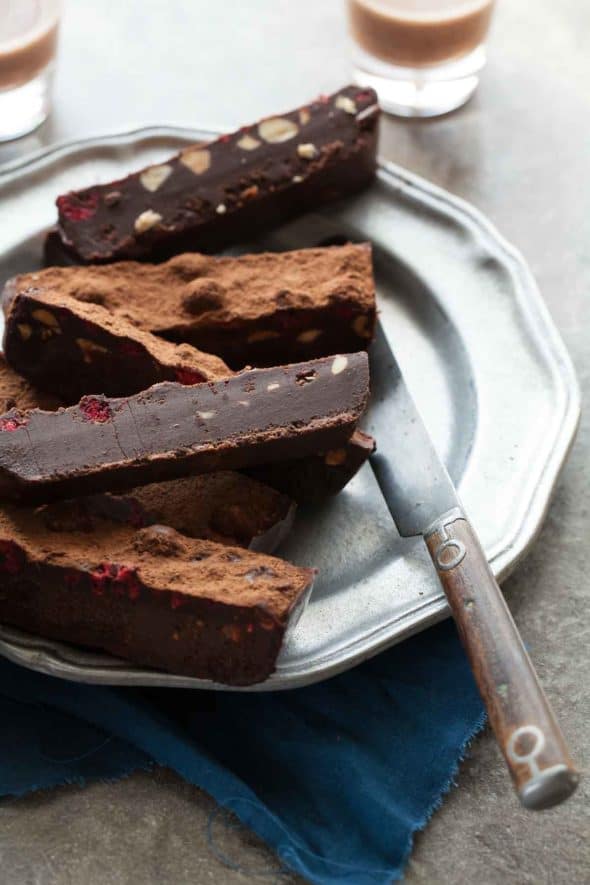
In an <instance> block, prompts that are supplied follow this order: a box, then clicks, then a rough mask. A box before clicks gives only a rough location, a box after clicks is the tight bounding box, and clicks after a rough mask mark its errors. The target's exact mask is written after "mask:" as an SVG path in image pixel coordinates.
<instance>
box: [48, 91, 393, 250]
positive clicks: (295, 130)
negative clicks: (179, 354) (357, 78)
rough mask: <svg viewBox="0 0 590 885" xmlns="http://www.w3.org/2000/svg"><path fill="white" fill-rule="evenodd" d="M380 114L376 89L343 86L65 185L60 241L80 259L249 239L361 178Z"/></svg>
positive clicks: (370, 165) (352, 187)
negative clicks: (147, 162)
mask: <svg viewBox="0 0 590 885" xmlns="http://www.w3.org/2000/svg"><path fill="white" fill-rule="evenodd" d="M378 119H379V108H378V106H377V96H376V93H375V92H373V90H371V89H359V88H358V87H355V86H347V87H345V88H344V89H341V90H340V91H339V92H337V93H335V94H334V95H329V96H322V97H320V98H319V99H317V100H316V101H313V102H311V104H309V105H307V106H305V107H301V108H298V109H296V110H294V111H291V112H289V113H286V114H283V115H281V116H277V117H269V118H266V119H265V120H261V121H260V122H259V123H257V124H253V125H251V126H245V127H243V128H242V129H240V130H239V131H237V132H234V133H232V134H231V135H222V136H221V138H218V139H216V140H215V141H211V142H208V143H206V144H198V145H193V146H191V147H188V148H186V149H185V150H183V151H182V152H181V153H180V154H178V155H176V156H174V157H171V158H170V159H169V160H168V161H167V162H165V163H160V164H158V165H155V166H151V167H149V168H147V169H143V170H142V171H140V172H136V173H134V174H133V175H130V176H128V177H127V178H125V179H121V180H119V181H112V182H109V183H108V184H103V185H94V186H92V187H89V188H85V189H84V190H80V191H76V192H72V193H68V194H64V195H62V196H60V197H58V199H57V207H58V217H59V222H58V230H59V234H60V237H61V241H62V244H63V246H64V250H65V251H66V252H68V253H69V254H70V256H72V258H73V260H74V261H77V262H80V263H100V262H110V261H116V260H120V259H122V258H133V259H140V260H154V259H155V260H160V259H162V258H166V257H169V256H170V255H173V254H176V253H178V252H182V251H192V250H199V251H204V252H208V251H216V250H218V249H220V248H222V247H224V246H226V245H229V244H231V243H236V242H239V241H241V240H244V239H250V238H251V237H252V235H253V234H255V233H257V232H258V231H260V230H262V229H266V228H269V227H273V226H278V225H279V224H282V223H284V221H285V220H286V219H287V218H289V217H291V216H293V215H296V214H298V213H300V212H304V211H306V210H307V209H309V208H314V207H316V206H319V205H321V204H323V203H326V202H328V201H330V200H334V199H336V198H339V197H343V196H346V195H348V194H352V193H354V192H356V191H358V190H359V189H360V188H362V187H364V186H365V185H367V184H368V183H369V182H370V180H371V179H372V177H373V175H374V172H375V162H376V146H377V129H378ZM54 251H55V250H54Z"/></svg>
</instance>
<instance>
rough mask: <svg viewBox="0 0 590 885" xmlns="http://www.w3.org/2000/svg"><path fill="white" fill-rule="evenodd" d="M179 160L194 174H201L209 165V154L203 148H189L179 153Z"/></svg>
mask: <svg viewBox="0 0 590 885" xmlns="http://www.w3.org/2000/svg"><path fill="white" fill-rule="evenodd" d="M180 162H181V163H182V164H183V166H186V168H187V169H190V170H191V172H194V173H195V175H202V174H203V172H206V171H207V169H208V168H209V166H210V165H211V154H210V152H209V151H208V150H205V149H204V148H189V149H188V150H186V151H183V152H182V153H181V155H180Z"/></svg>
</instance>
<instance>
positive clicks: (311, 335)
mask: <svg viewBox="0 0 590 885" xmlns="http://www.w3.org/2000/svg"><path fill="white" fill-rule="evenodd" d="M321 334H322V330H321V329H306V330H305V332H300V333H299V335H298V336H297V341H301V343H302V344H311V342H312V341H315V340H316V339H317V338H319V337H320V335H321Z"/></svg>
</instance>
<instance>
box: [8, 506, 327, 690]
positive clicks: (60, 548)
mask: <svg viewBox="0 0 590 885" xmlns="http://www.w3.org/2000/svg"><path fill="white" fill-rule="evenodd" d="M50 522H51V521H49V523H50ZM313 574H314V573H313V571H312V570H310V569H304V568H297V567H295V566H293V565H290V564H288V563H286V562H282V561H281V560H278V559H274V558H272V557H269V556H264V555H262V554H259V553H252V552H250V551H246V550H243V549H242V548H238V547H225V546H223V545H220V544H216V543H214V542H212V541H205V540H194V539H191V538H187V537H185V536H183V535H180V534H178V533H177V532H175V531H174V530H173V529H171V528H169V527H167V526H158V525H155V526H151V527H148V528H143V529H140V530H135V529H133V528H130V527H129V526H124V525H117V524H114V523H109V522H104V521H103V522H101V523H100V524H99V525H98V526H97V527H96V528H95V529H94V531H92V532H90V533H89V532H85V531H78V532H74V531H71V530H68V532H67V533H66V534H62V533H60V532H56V531H54V530H52V529H51V528H50V527H49V525H48V524H47V517H46V515H45V513H44V511H43V509H41V510H40V511H36V512H32V511H30V510H17V509H5V510H2V511H0V621H2V623H4V624H11V625H13V626H16V627H19V628H21V629H24V630H27V631H30V632H32V633H37V634H39V635H41V636H47V637H51V638H54V639H59V640H65V641H67V642H72V643H75V644H77V645H85V646H90V647H92V648H99V649H103V650H105V651H107V652H110V653H111V654H113V655H115V656H117V657H121V658H125V659H127V660H129V661H134V662H135V663H137V664H141V665H145V666H150V667H156V668H159V669H163V670H168V671H171V672H173V673H180V674H186V675H188V676H198V677H200V678H203V679H212V680H215V681H217V682H223V683H227V684H231V685H248V684H251V683H255V682H260V681H262V680H264V679H266V678H267V677H268V676H269V675H270V674H271V673H272V671H273V670H274V667H275V662H276V658H277V655H278V652H279V650H280V648H281V644H282V641H283V636H284V634H285V630H286V629H287V626H288V624H289V622H290V621H292V620H293V618H294V616H295V615H296V613H297V611H298V610H300V608H301V606H302V605H303V603H304V602H305V599H306V597H307V594H308V591H309V590H310V588H311V584H312V580H313Z"/></svg>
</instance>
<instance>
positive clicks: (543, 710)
mask: <svg viewBox="0 0 590 885" xmlns="http://www.w3.org/2000/svg"><path fill="white" fill-rule="evenodd" d="M370 364H371V387H372V394H371V403H370V407H369V413H368V430H369V431H370V433H371V434H372V435H373V436H374V437H375V439H376V441H377V451H376V452H375V453H374V454H373V455H372V456H371V457H370V459H369V461H370V464H371V467H372V469H373V472H374V474H375V477H376V480H377V483H378V485H379V488H380V489H381V492H382V494H383V497H384V499H385V502H386V504H387V506H388V508H389V511H390V513H391V515H392V517H393V520H394V522H395V524H396V526H397V529H398V531H399V534H400V535H401V536H402V537H412V536H416V535H422V537H423V538H424V541H425V543H426V547H427V549H428V552H429V554H430V557H431V559H432V562H433V565H434V567H435V569H436V573H437V575H438V578H439V580H440V582H441V584H442V587H443V589H444V591H445V594H446V596H447V600H448V602H449V605H450V608H451V611H452V614H453V617H454V618H455V621H456V624H457V627H458V631H459V635H460V637H461V640H462V642H463V645H464V647H465V651H466V653H467V656H468V658H469V661H470V663H471V668H472V670H473V674H474V677H475V681H476V683H477V685H478V688H479V691H480V694H481V696H482V699H483V701H484V703H485V705H486V708H487V711H488V715H489V718H490V722H491V725H492V728H493V729H494V732H495V735H496V739H497V741H498V743H499V746H500V749H501V750H502V753H503V754H504V758H505V760H506V764H507V766H508V769H509V771H510V774H511V776H512V779H513V781H514V785H515V788H516V790H517V793H518V796H519V798H520V800H521V802H522V804H523V805H524V806H525V807H526V808H529V809H532V810H540V809H543V808H550V807H551V806H553V805H557V804H558V803H559V802H563V801H564V800H565V799H567V798H568V797H569V796H571V794H572V793H573V792H574V791H575V789H576V787H577V784H578V781H579V775H578V772H577V770H576V768H575V766H574V764H573V762H572V759H571V757H570V754H569V751H568V749H567V745H566V742H565V739H564V737H563V735H562V733H561V730H560V728H559V725H558V724H557V720H556V719H555V716H554V714H553V711H552V709H551V707H550V705H549V702H548V700H547V698H546V697H545V694H544V692H543V689H542V688H541V685H540V683H539V680H538V678H537V675H536V673H535V670H534V668H533V665H532V663H531V660H530V658H529V656H528V654H527V652H526V650H525V648H524V645H523V642H522V639H521V638H520V635H519V633H518V630H517V628H516V625H515V624H514V621H513V619H512V616H511V614H510V611H509V609H508V606H507V604H506V602H505V600H504V597H503V595H502V592H501V590H500V588H499V586H498V584H497V582H496V579H495V577H494V575H493V573H492V570H491V568H490V566H489V564H488V562H487V559H486V556H485V553H484V551H483V548H482V547H481V544H480V543H479V540H478V538H477V535H476V534H475V531H474V530H473V527H472V526H471V524H470V522H469V520H468V518H467V516H466V514H465V512H464V510H463V507H462V505H461V502H460V500H459V496H458V494H457V491H456V489H455V487H454V486H453V483H452V481H451V479H450V477H449V474H448V472H447V470H446V468H445V466H444V464H443V462H442V461H441V459H440V457H439V455H438V453H437V451H436V448H435V446H434V444H433V442H432V440H431V438H430V436H429V434H428V431H427V429H426V427H425V425H424V422H423V420H422V418H421V416H420V413H419V411H418V409H417V408H416V405H415V403H414V401H413V399H412V396H411V394H410V392H409V390H408V388H407V385H406V383H405V380H404V377H403V374H402V372H401V370H400V368H399V365H398V363H397V360H396V359H395V356H394V354H393V352H392V350H391V347H390V346H389V343H388V341H387V338H386V336H385V333H384V331H383V329H382V327H381V324H380V323H378V324H377V328H376V334H375V340H374V341H373V344H372V345H371V348H370Z"/></svg>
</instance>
